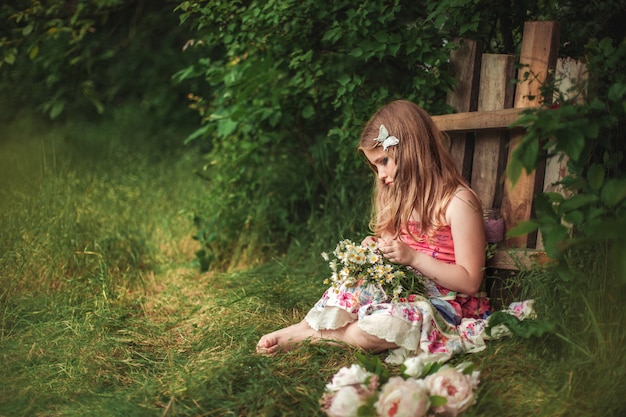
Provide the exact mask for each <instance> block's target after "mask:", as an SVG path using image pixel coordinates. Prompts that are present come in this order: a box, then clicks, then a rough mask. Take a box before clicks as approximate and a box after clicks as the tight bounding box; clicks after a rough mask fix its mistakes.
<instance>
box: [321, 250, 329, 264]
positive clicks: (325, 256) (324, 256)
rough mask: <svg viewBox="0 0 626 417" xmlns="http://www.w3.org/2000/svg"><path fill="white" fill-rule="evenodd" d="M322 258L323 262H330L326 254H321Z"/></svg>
mask: <svg viewBox="0 0 626 417" xmlns="http://www.w3.org/2000/svg"><path fill="white" fill-rule="evenodd" d="M322 258H324V260H325V261H326V262H328V261H329V260H330V257H329V256H328V254H327V253H326V252H322Z"/></svg>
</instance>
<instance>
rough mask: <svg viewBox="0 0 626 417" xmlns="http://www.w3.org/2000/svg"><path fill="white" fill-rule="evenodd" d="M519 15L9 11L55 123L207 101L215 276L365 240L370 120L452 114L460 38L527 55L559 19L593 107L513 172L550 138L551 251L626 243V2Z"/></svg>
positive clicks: (443, 10) (44, 6) (207, 222)
mask: <svg viewBox="0 0 626 417" xmlns="http://www.w3.org/2000/svg"><path fill="white" fill-rule="evenodd" d="M513 3H514V4H513ZM513 3H511V2H504V3H498V4H497V5H494V4H493V2H490V1H487V0H471V1H465V0H442V1H438V2H415V1H408V0H392V1H388V0H384V1H383V0H376V1H371V2H366V3H364V4H358V5H356V4H354V2H350V1H347V0H341V1H335V2H319V1H314V0H301V1H295V0H268V1H254V0H252V1H245V2H244V1H229V2H212V1H200V0H191V1H173V0H162V1H155V2H145V1H141V0H97V1H85V0H79V1H75V2H69V3H68V2H64V1H61V0H51V1H48V2H45V3H42V2H39V1H35V0H31V1H27V2H22V1H7V2H4V3H3V4H2V5H1V6H0V18H2V21H3V22H4V24H3V25H2V27H1V28H0V57H1V58H2V62H1V63H0V70H1V72H0V77H1V78H0V79H1V80H2V83H1V85H2V91H3V93H4V94H6V96H7V97H10V98H11V99H14V100H16V101H18V102H19V101H20V100H24V101H26V100H28V101H29V102H34V103H36V104H38V105H40V106H41V109H42V110H43V111H44V112H46V113H47V114H48V115H49V116H51V117H53V118H54V117H58V116H60V115H62V114H69V113H70V112H72V113H73V114H75V113H74V112H76V111H79V112H81V113H83V114H84V113H85V110H84V109H85V108H90V109H92V111H91V113H94V114H95V113H102V112H104V111H106V109H108V108H111V107H115V106H118V105H120V104H121V103H123V102H125V101H129V100H134V101H139V102H141V103H142V105H143V106H144V107H147V108H150V109H151V110H152V111H153V114H154V115H155V116H156V117H158V119H156V120H158V121H159V122H161V121H163V120H166V119H168V120H177V121H179V122H188V121H189V118H188V117H187V116H189V115H191V114H192V113H191V112H188V110H187V109H186V107H187V106H191V107H192V108H193V109H194V110H195V111H196V112H197V114H198V116H199V117H200V123H199V126H198V128H197V129H196V130H195V132H194V133H193V134H192V135H190V136H189V138H188V141H195V143H199V144H200V146H199V147H200V148H201V149H202V150H203V151H204V152H206V163H205V167H204V169H203V170H201V172H199V174H200V175H202V176H203V177H205V178H206V179H208V182H207V195H208V197H207V198H206V199H205V201H204V204H203V207H201V208H200V209H199V211H198V215H197V217H196V224H197V227H198V234H197V237H198V239H199V240H200V241H201V242H202V244H203V250H202V251H201V252H200V253H199V256H200V259H201V260H202V262H203V266H204V267H205V268H208V267H209V265H210V264H211V263H212V262H213V266H214V267H225V266H228V265H231V266H235V265H241V264H248V263H250V262H252V261H254V260H263V259H265V258H266V256H268V255H271V254H275V253H280V252H282V251H284V250H285V249H286V248H288V247H289V245H290V244H292V243H294V242H295V243H297V244H303V243H305V242H306V243H308V242H311V241H313V242H323V241H328V240H329V239H330V241H335V240H336V239H337V238H338V236H337V234H339V235H347V236H346V237H351V238H357V237H358V236H355V235H358V234H365V233H366V232H367V217H368V216H367V212H368V205H369V204H368V198H369V197H368V196H369V189H370V180H369V179H368V170H367V168H366V167H365V166H364V164H362V162H361V161H360V160H359V157H358V156H357V153H356V152H355V150H354V148H355V145H356V142H357V138H358V136H359V133H360V129H361V126H362V125H363V123H364V121H365V120H366V119H367V118H368V117H369V116H370V115H371V114H372V112H373V111H374V110H375V109H376V108H378V107H379V106H380V105H382V104H384V103H386V102H389V101H391V100H393V99H397V98H406V99H409V100H412V101H414V102H416V103H418V104H420V105H421V106H423V107H424V108H426V109H427V110H428V111H430V112H432V113H444V112H446V111H448V110H449V109H448V108H447V106H446V104H445V97H446V93H447V92H448V91H449V90H450V88H451V87H452V86H453V74H452V73H451V68H449V66H448V56H449V53H450V51H451V49H453V48H454V47H455V39H457V38H458V37H467V38H472V39H476V40H480V41H482V42H484V44H485V45H486V51H487V52H498V53H516V52H517V50H518V47H519V42H520V40H521V35H522V29H523V24H524V22H525V21H528V20H546V19H550V20H557V21H559V22H561V39H562V42H561V44H562V45H561V48H560V50H561V53H562V54H564V55H570V56H572V57H574V58H577V59H583V60H585V61H586V62H587V63H588V68H589V76H588V79H589V80H590V84H589V85H588V86H585V91H586V94H587V101H586V102H585V104H584V105H575V106H574V105H573V103H570V102H567V101H561V102H560V107H559V108H558V109H556V110H555V109H551V110H550V111H544V110H543V109H542V110H540V111H539V112H537V113H533V114H529V115H527V116H526V117H525V118H524V119H523V120H522V121H520V123H523V124H524V125H525V126H526V127H528V128H529V135H528V136H527V137H526V139H525V140H524V142H523V144H522V146H521V147H520V149H519V150H518V152H517V156H518V160H517V162H516V163H515V164H513V165H512V166H510V167H509V172H510V173H511V174H513V175H515V174H516V173H519V172H521V170H522V169H527V170H532V169H534V168H535V166H536V164H537V163H538V162H539V161H540V160H541V158H542V156H541V154H542V152H543V151H542V147H543V145H544V143H545V144H546V147H548V148H549V149H548V151H549V153H556V152H563V153H564V154H566V155H567V156H568V157H569V158H570V159H569V160H570V172H571V174H572V175H571V176H570V177H568V178H567V179H566V181H565V182H566V183H565V184H564V185H565V186H567V187H569V188H570V189H571V190H572V191H574V192H575V196H574V197H572V198H571V199H568V200H567V201H561V200H560V199H561V198H562V197H560V196H557V195H542V196H541V197H539V198H538V200H537V208H538V209H537V216H538V218H537V221H536V222H535V223H534V224H531V225H530V227H540V228H541V230H542V233H543V235H544V238H545V239H546V241H547V246H548V249H549V250H550V251H551V254H552V255H554V256H561V255H562V254H563V249H564V248H565V247H566V246H567V245H569V244H571V243H575V242H577V241H578V240H568V239H569V236H570V234H569V233H570V231H569V229H568V228H567V227H566V226H564V225H563V221H565V222H566V223H568V224H573V225H575V226H576V229H577V233H579V234H577V235H576V238H577V239H579V238H580V239H582V240H583V241H586V240H589V239H590V240H598V239H605V238H608V239H610V240H611V241H619V239H620V237H619V236H615V233H614V232H613V231H614V230H618V226H619V227H621V226H622V223H620V220H619V219H620V218H621V217H623V203H624V198H623V189H624V182H623V180H622V179H621V178H623V165H624V162H623V145H622V143H623V137H622V135H621V132H622V131H623V121H624V111H623V108H622V107H623V106H622V105H621V104H622V103H623V99H624V94H625V93H624V91H625V88H624V86H623V84H624V80H623V75H622V73H623V71H622V69H623V64H622V61H623V59H622V58H623V54H624V35H625V33H626V32H625V29H624V26H623V25H622V24H621V22H622V21H623V17H624V16H625V14H626V7H625V4H624V1H623V0H612V1H608V2H603V3H602V4H601V5H598V4H595V3H588V4H582V5H581V4H579V2H576V1H574V0H542V1H539V2H531V1H522V2H513ZM177 18H178V19H177ZM172 76H173V78H172ZM33 85H37V86H38V88H37V89H33V88H32V86H33ZM548 89H549V86H546V91H548ZM547 94H548V92H547ZM549 94H551V92H550V93H549ZM185 97H188V98H189V101H187V102H185V101H184V100H185ZM86 105H87V106H86ZM93 110H95V112H94V111H93ZM181 115H185V116H181ZM194 123H197V122H196V121H194ZM547 138H554V139H553V140H552V139H550V140H548V139H547ZM598 219H602V222H601V223H598V221H599V220H598ZM526 226H528V225H526ZM311 236H314V237H313V238H311ZM565 241H567V242H568V243H567V244H565ZM620 242H621V241H620ZM624 246H626V245H625V244H624V243H623V242H622V243H618V244H616V245H615V246H614V247H615V248H617V249H615V250H616V251H618V252H616V253H615V256H617V254H619V253H623V248H624ZM619 248H622V249H619ZM622 259H624V258H623V257H622Z"/></svg>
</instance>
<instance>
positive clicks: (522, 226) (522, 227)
mask: <svg viewBox="0 0 626 417" xmlns="http://www.w3.org/2000/svg"><path fill="white" fill-rule="evenodd" d="M537 229H539V223H537V222H535V221H533V220H527V221H525V222H521V223H519V224H518V225H517V226H515V227H513V228H512V229H511V230H509V231H508V232H507V234H506V235H507V237H518V236H524V235H527V234H529V233H532V232H534V231H535V230H537Z"/></svg>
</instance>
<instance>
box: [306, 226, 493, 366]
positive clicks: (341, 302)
mask: <svg viewBox="0 0 626 417" xmlns="http://www.w3.org/2000/svg"><path fill="white" fill-rule="evenodd" d="M409 228H411V232H412V234H413V236H418V235H419V224H417V223H410V224H409ZM400 239H401V240H402V241H403V242H404V243H406V244H407V245H408V246H410V247H411V248H413V249H415V250H418V251H419V252H421V253H424V254H428V255H430V256H432V257H433V258H436V259H439V260H441V261H443V262H447V263H454V262H455V258H454V242H453V240H452V233H451V230H450V227H449V226H445V227H443V228H441V229H440V230H438V231H437V233H436V234H435V236H432V237H428V236H426V235H422V236H421V238H420V239H419V240H415V239H414V238H413V237H412V236H411V234H409V233H407V232H405V233H402V234H401V235H400ZM489 314H490V311H489V302H488V300H487V299H486V298H484V297H472V296H468V295H464V294H458V293H456V292H454V291H451V290H449V289H447V288H444V287H441V286H439V285H437V284H435V283H434V282H432V281H431V280H428V279H426V297H424V296H421V295H411V296H409V297H408V298H407V299H406V300H401V301H399V302H391V300H390V298H389V297H388V296H387V294H385V292H384V291H382V290H381V289H380V288H379V287H378V286H376V285H373V284H368V285H357V286H352V287H346V286H340V287H339V288H329V289H328V290H326V292H325V293H324V295H323V296H322V298H321V299H320V300H319V301H318V302H317V303H316V304H315V306H314V307H313V308H312V309H311V310H310V311H309V312H308V314H307V315H306V317H305V320H306V321H307V323H308V324H309V325H310V326H311V327H312V328H313V329H315V330H327V329H338V328H341V327H344V326H346V325H347V324H349V323H352V322H354V321H355V320H356V321H358V325H359V327H360V329H361V330H363V331H365V332H366V333H369V334H371V335H374V336H376V337H378V338H381V339H384V340H386V341H388V342H391V343H394V344H396V345H398V346H399V347H401V348H404V349H405V350H407V351H408V352H409V353H420V352H428V353H433V354H434V353H437V354H445V355H450V356H453V355H455V354H458V353H462V352H475V351H479V350H482V349H484V346H485V345H484V340H483V333H484V332H483V330H484V328H485V326H486V323H487V320H485V319H486V318H487V317H488V316H489Z"/></svg>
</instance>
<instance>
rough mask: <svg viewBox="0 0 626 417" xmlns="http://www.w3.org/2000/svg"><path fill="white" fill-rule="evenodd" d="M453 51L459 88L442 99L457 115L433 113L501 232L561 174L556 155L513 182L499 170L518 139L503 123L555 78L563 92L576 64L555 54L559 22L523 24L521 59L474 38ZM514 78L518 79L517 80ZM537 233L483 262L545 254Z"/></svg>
mask: <svg viewBox="0 0 626 417" xmlns="http://www.w3.org/2000/svg"><path fill="white" fill-rule="evenodd" d="M458 44H459V47H458V48H457V49H456V50H455V51H453V53H452V55H451V64H452V65H453V67H454V69H455V74H456V78H457V85H456V87H455V90H454V91H453V92H451V93H450V94H449V96H448V104H450V105H451V106H452V107H453V108H454V110H455V113H453V114H447V115H439V116H434V117H433V119H434V121H435V123H436V124H437V126H438V127H439V129H440V130H442V131H444V132H446V133H447V134H448V136H449V137H450V153H451V154H452V157H453V159H454V161H455V163H456V164H457V167H458V168H459V170H460V171H461V172H462V174H463V176H464V177H465V178H466V179H467V180H468V181H469V182H470V184H471V186H472V188H473V189H474V190H475V191H476V192H477V194H478V196H479V197H480V198H481V201H482V203H483V207H485V208H496V209H499V211H500V213H501V216H502V218H503V219H504V223H505V228H506V230H510V229H511V228H512V227H514V226H516V225H517V224H519V223H520V222H522V221H524V220H528V219H530V218H531V215H532V210H533V207H532V202H533V195H534V194H535V193H536V192H540V191H556V190H557V188H558V187H557V186H556V185H555V183H556V182H557V181H558V180H559V179H561V178H563V176H564V174H565V173H566V168H565V161H563V160H560V158H557V157H554V158H551V159H550V160H548V162H547V163H546V164H545V165H542V166H541V167H540V168H539V169H537V170H536V171H535V172H533V173H531V174H526V173H525V172H524V173H522V176H521V177H520V179H519V180H518V181H517V183H516V184H515V186H514V187H512V186H511V183H510V182H509V181H508V179H507V178H506V175H505V173H504V172H505V168H506V164H507V162H508V161H509V160H510V158H511V154H512V152H513V150H514V149H515V147H516V146H517V144H518V143H519V142H520V140H521V139H522V138H523V136H524V133H525V132H524V130H523V129H521V128H515V129H511V128H509V126H510V125H511V124H512V123H513V122H514V121H515V120H516V119H517V118H519V116H520V113H521V111H522V110H523V109H527V108H529V107H535V106H538V105H539V104H540V100H543V102H544V103H549V102H550V100H551V99H552V97H543V98H542V97H541V91H540V89H541V87H542V85H543V84H544V83H545V82H548V81H550V80H551V79H552V77H554V76H555V75H556V76H557V77H558V80H559V81H560V83H559V85H560V87H561V90H562V93H564V94H566V93H567V92H568V90H569V86H570V85H571V84H572V83H576V82H577V80H580V79H582V78H583V77H584V67H583V65H582V64H581V63H579V62H577V61H573V60H568V59H557V55H558V45H559V24H558V23H557V22H526V23H525V25H524V33H523V39H522V44H521V52H520V55H519V57H516V56H514V55H503V54H484V53H482V48H481V46H480V44H479V43H478V42H475V41H471V40H459V41H458ZM515 77H517V82H516V81H515V80H516V78H515ZM542 248H543V245H542V242H541V236H540V234H533V235H528V236H522V237H514V238H509V239H505V240H504V241H503V242H502V243H501V244H500V245H499V250H498V251H497V253H496V255H495V256H494V257H493V258H492V259H490V260H489V263H488V264H489V266H491V267H495V268H499V269H518V268H519V267H521V266H523V267H530V266H531V265H533V264H536V263H540V264H541V263H545V262H547V261H548V258H547V257H546V256H545V253H544V252H543V250H542Z"/></svg>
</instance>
